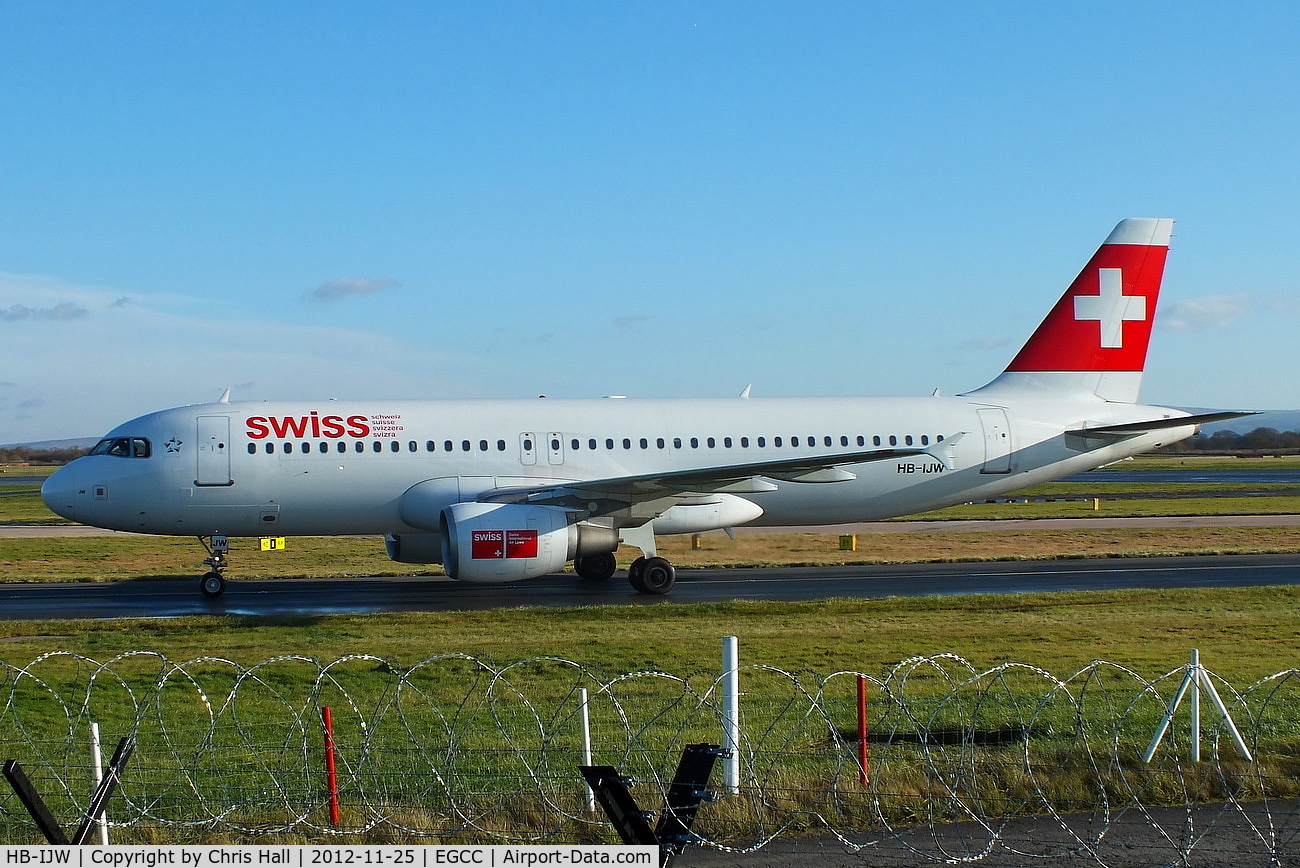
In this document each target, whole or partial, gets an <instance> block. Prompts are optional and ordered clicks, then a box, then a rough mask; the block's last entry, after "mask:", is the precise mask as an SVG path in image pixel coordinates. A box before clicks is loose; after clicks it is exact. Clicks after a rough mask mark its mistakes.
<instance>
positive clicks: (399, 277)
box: [0, 0, 1300, 443]
mask: <svg viewBox="0 0 1300 868" xmlns="http://www.w3.org/2000/svg"><path fill="white" fill-rule="evenodd" d="M1297 32H1300V5H1297V4H1291V3H1253V4H1218V3H1195V2H1179V3H1158V2H1157V3H1140V4H1133V3H1085V4H1057V3H1043V4H1034V3H1023V4H1001V3H988V4H965V3H961V4H958V3H952V4H949V3H911V2H908V3H866V2H853V3H816V4H806V3H765V2H744V3H695V2H692V3H685V2H655V3H648V2H646V3H638V2H598V3H595V2H594V3H567V2H556V3H506V2H503V3H450V2H447V3H432V2H431V3H388V2H378V3H366V4H362V3H327V2H317V3H286V2H257V3H251V2H250V3H214V4H197V3H173V2H157V3H148V2H133V3H115V2H95V3H89V2H87V3H77V2H66V3H46V2H24V0H0V58H3V59H4V73H3V74H2V75H0V117H3V119H4V120H3V122H2V123H0V362H2V363H3V369H0V443H6V442H19V441H32V440H43V439H53V438H61V437H81V436H95V435H98V434H100V433H102V432H104V431H105V430H107V429H108V428H110V427H112V426H113V425H115V424H116V423H118V422H120V421H123V420H125V419H127V418H130V417H132V416H135V415H139V414H141V413H145V412H149V411H151V410H155V409H161V408H163V407H167V406H174V405H177V404H185V403H195V402H200V401H205V400H212V399H215V398H216V397H217V396H219V395H220V394H221V391H222V390H223V389H225V388H226V387H228V386H229V387H233V390H234V397H235V398H236V399H251V400H262V399H280V398H303V399H324V398H328V397H337V398H363V397H377V398H378V397H394V398H399V397H400V398H423V397H428V398H444V397H446V398H459V397H472V396H482V397H525V396H534V395H538V394H548V395H552V396H565V397H570V396H572V397H579V396H600V395H607V394H623V395H636V396H673V395H684V396H710V395H720V396H726V395H734V394H737V393H739V392H740V390H741V389H742V388H743V387H744V386H745V385H746V384H747V383H753V384H754V394H755V395H756V396H759V395H761V396H770V395H866V394H891V395H897V394H928V393H929V392H931V391H932V390H933V389H935V388H938V389H941V390H942V391H944V392H945V393H952V392H958V391H961V390H963V389H968V388H973V387H975V386H978V385H981V384H982V383H984V382H986V381H987V380H989V379H991V378H992V377H993V376H995V375H996V374H997V373H998V372H999V371H1000V370H1001V369H1002V367H1003V366H1004V365H1005V364H1006V362H1007V361H1008V360H1009V359H1010V357H1011V356H1012V355H1013V354H1014V352H1015V351H1016V349H1018V348H1019V346H1020V344H1021V343H1022V342H1023V340H1024V339H1025V338H1026V337H1027V336H1028V334H1029V332H1030V331H1032V329H1033V327H1034V326H1035V325H1036V324H1037V323H1038V321H1039V320H1040V319H1041V318H1042V316H1043V315H1044V314H1045V313H1046V312H1047V310H1048V309H1049V308H1050V307H1051V305H1052V304H1053V303H1054V301H1055V300H1056V298H1057V296H1058V295H1059V293H1060V292H1061V291H1062V290H1063V289H1064V287H1065V286H1066V284H1067V283H1068V282H1069V280H1070V279H1071V278H1072V277H1073V276H1074V274H1075V273H1076V272H1077V271H1078V269H1079V268H1080V267H1081V266H1082V265H1083V263H1084V262H1085V261H1086V259H1087V257H1088V256H1089V255H1090V254H1091V253H1092V251H1093V250H1094V249H1095V247H1096V246H1097V244H1098V243H1099V242H1100V241H1101V240H1102V239H1103V238H1104V237H1105V236H1106V234H1107V233H1108V232H1109V231H1110V229H1111V228H1112V227H1113V226H1114V225H1115V223H1116V222H1117V221H1118V220H1120V219H1121V218H1123V217H1128V216H1156V217H1173V218H1175V219H1176V220H1177V221H1178V224H1177V227H1176V230H1175V236H1174V246H1173V251H1172V252H1171V255H1170V261H1169V267H1168V269H1167V271H1166V279H1165V288H1164V292H1163V295H1162V299H1161V310H1160V318H1161V319H1160V321H1158V323H1157V331H1156V334H1155V336H1154V339H1153V344H1152V349H1151V353H1150V357H1149V360H1148V368H1147V376H1146V380H1145V385H1144V390H1143V398H1144V399H1145V400H1148V401H1152V402H1158V403H1167V404H1173V405H1179V406H1198V407H1234V408H1235V407H1250V408H1257V409H1279V408H1294V407H1296V406H1300V388H1298V387H1297V385H1296V374H1295V372H1296V371H1297V370H1300V348H1298V347H1300V342H1297V340H1296V337H1295V336H1296V334H1297V332H1298V330H1300V329H1298V327H1300V247H1298V246H1297V242H1296V239H1297V238H1300V87H1297V84H1296V83H1297V82H1300V53H1297V52H1296V51H1295V48H1294V38H1295V33H1297Z"/></svg>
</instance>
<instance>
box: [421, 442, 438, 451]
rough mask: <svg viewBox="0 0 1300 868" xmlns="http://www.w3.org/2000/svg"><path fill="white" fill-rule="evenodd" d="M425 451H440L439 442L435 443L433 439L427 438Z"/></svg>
mask: <svg viewBox="0 0 1300 868" xmlns="http://www.w3.org/2000/svg"><path fill="white" fill-rule="evenodd" d="M424 451H425V452H437V451H438V444H437V443H434V442H433V441H432V440H426V441H425V442H424Z"/></svg>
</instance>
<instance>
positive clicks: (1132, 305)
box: [1074, 268, 1147, 347]
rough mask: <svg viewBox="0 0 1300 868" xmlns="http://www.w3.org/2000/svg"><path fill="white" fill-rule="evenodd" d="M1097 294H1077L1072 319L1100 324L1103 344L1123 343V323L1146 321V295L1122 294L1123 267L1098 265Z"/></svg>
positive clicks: (1121, 344)
mask: <svg viewBox="0 0 1300 868" xmlns="http://www.w3.org/2000/svg"><path fill="white" fill-rule="evenodd" d="M1097 280H1098V282H1099V283H1100V284H1101V294H1100V295H1076V296H1075V297H1074V318H1075V319H1077V320H1096V321H1097V323H1098V324H1099V325H1100V326H1101V345H1102V346H1103V347H1122V346H1124V323H1125V322H1145V321H1146V318H1147V300H1146V296H1141V295H1125V294H1124V269H1122V268H1099V269H1097Z"/></svg>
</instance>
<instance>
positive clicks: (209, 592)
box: [199, 570, 226, 597]
mask: <svg viewBox="0 0 1300 868" xmlns="http://www.w3.org/2000/svg"><path fill="white" fill-rule="evenodd" d="M199 590H200V591H202V592H203V596H205V597H220V596H221V595H222V594H224V593H225V592H226V579H225V577H224V576H222V575H221V573H218V572H217V571H216V570H213V571H212V572H210V573H204V575H203V578H201V579H199Z"/></svg>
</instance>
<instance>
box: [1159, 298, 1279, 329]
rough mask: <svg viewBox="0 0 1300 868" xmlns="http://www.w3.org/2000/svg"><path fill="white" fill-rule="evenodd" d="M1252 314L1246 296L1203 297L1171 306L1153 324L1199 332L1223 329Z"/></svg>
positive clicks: (1253, 308) (1250, 301) (1178, 302)
mask: <svg viewBox="0 0 1300 868" xmlns="http://www.w3.org/2000/svg"><path fill="white" fill-rule="evenodd" d="M1254 311H1255V303H1254V301H1253V300H1252V299H1251V297H1250V296H1249V295H1245V294H1239V295H1206V296H1202V297H1200V298H1188V299H1183V300H1181V301H1176V302H1174V303H1173V304H1172V305H1170V306H1169V309H1168V310H1165V311H1161V314H1160V316H1159V317H1158V318H1157V322H1159V323H1161V324H1162V325H1163V327H1164V328H1167V329H1171V330H1173V331H1200V330H1202V329H1211V328H1223V327H1225V326H1227V325H1229V324H1231V323H1232V322H1233V321H1234V320H1236V319H1238V318H1240V317H1243V316H1248V315H1250V314H1252V313H1254Z"/></svg>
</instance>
